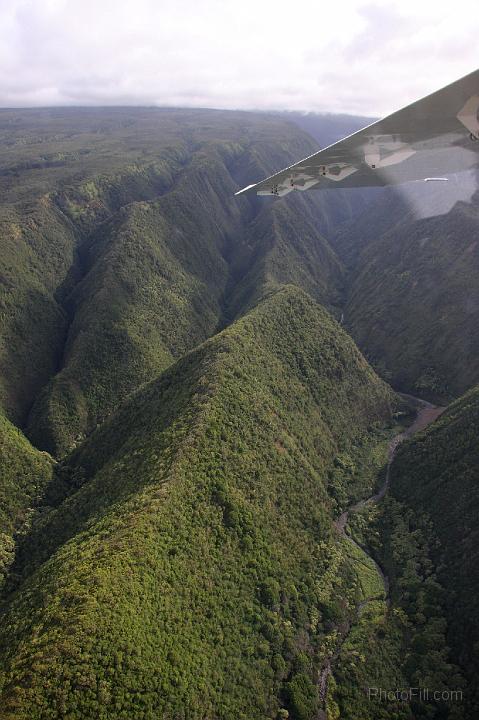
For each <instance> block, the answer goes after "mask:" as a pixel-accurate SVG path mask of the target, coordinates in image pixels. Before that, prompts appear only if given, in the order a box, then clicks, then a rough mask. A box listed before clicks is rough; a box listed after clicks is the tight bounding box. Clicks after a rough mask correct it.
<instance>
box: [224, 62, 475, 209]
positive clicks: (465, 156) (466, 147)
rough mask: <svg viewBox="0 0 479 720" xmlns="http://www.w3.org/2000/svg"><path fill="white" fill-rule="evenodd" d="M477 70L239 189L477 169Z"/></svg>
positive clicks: (273, 189) (432, 176) (350, 183)
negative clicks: (269, 175) (263, 178)
mask: <svg viewBox="0 0 479 720" xmlns="http://www.w3.org/2000/svg"><path fill="white" fill-rule="evenodd" d="M478 112H479V70H475V71H474V72H472V73H471V74H470V75H466V77H464V78H462V79H461V80H457V81H456V82H454V83H452V84H451V85H448V86H447V87H444V88H442V89H441V90H438V91H437V92H434V93H432V95H428V96H427V97H425V98H422V99H421V100H417V101H416V102H414V103H412V105H408V106H407V107H405V108H403V109H402V110H398V111H397V112H395V113H393V114H392V115H388V116H387V117H385V118H383V119H382V120H378V121H377V122H374V123H372V125H368V126H367V127H365V128H363V129H362V130H359V131H358V132H355V133H353V134H352V135H349V136H348V137H346V138H344V140H340V141H339V142H336V143H334V144H333V145H330V146H329V147H327V148H325V149H324V150H319V152H317V153H314V155H310V156H309V157H307V158H304V160H300V161H299V162H297V163H295V164H294V165H291V166H290V167H287V168H285V169H284V170H281V171H280V172H277V173H275V174H274V175H271V177H268V178H266V179H265V180H261V181H260V182H258V183H256V184H254V185H249V186H248V187H246V188H243V190H240V191H239V192H238V193H236V194H237V195H240V194H242V193H246V192H255V193H257V194H258V195H274V196H282V195H286V194H287V193H288V192H291V191H292V190H309V189H310V188H315V189H321V188H331V187H374V186H381V185H396V184H398V183H403V182H408V181H411V180H441V179H442V178H441V176H442V175H444V174H447V173H453V172H459V171H461V170H470V169H472V168H477V167H479V119H478Z"/></svg>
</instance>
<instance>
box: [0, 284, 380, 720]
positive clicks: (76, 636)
mask: <svg viewBox="0 0 479 720" xmlns="http://www.w3.org/2000/svg"><path fill="white" fill-rule="evenodd" d="M389 402H390V393H389V390H388V389H387V388H386V386H384V385H383V384H382V382H381V381H379V380H378V378H377V377H376V376H375V375H374V374H373V373H372V371H371V370H370V368H369V366H368V365H367V363H366V362H365V361H364V359H363V358H362V356H361V355H360V354H359V352H358V351H357V349H356V347H355V345H354V344H353V343H352V341H351V340H350V339H349V338H348V337H347V336H346V335H345V334H344V333H343V331H342V330H341V329H340V327H339V326H338V325H337V323H336V322H334V321H333V320H332V319H331V318H330V317H329V316H328V315H327V313H325V311H324V310H322V309H321V308H320V307H319V306H318V305H316V304H315V303H314V302H313V301H312V300H311V299H309V298H308V297H307V296H306V295H305V294H304V293H302V292H300V291H298V290H297V289H294V288H285V289H283V290H281V291H279V292H278V293H276V294H274V295H272V296H271V297H270V298H269V299H267V300H266V301H264V302H263V303H262V304H261V305H259V306H258V307H257V308H256V309H254V310H253V311H251V313H249V314H248V315H246V316H245V317H244V318H243V319H241V320H239V321H238V322H236V323H235V324H234V325H232V326H231V327H230V328H228V329H227V330H225V331H223V332H222V333H220V334H219V335H217V336H215V337H214V338H212V339H211V340H209V341H207V342H206V343H205V344H204V345H202V346H200V347H199V348H198V349H197V350H195V351H193V352H192V353H190V354H189V355H187V356H186V357H185V358H183V359H182V360H180V361H179V362H178V363H177V364H175V365H174V366H173V367H172V368H171V369H170V370H168V371H166V372H165V373H164V374H163V375H162V376H161V377H160V378H159V379H158V380H157V381H154V382H152V383H150V384H148V385H146V386H145V387H144V388H142V389H141V390H140V391H139V392H138V393H136V394H135V395H134V396H132V398H131V399H130V400H129V401H128V402H127V403H126V404H125V405H124V406H123V407H122V408H120V410H119V411H118V412H117V413H116V414H114V415H113V416H112V417H111V419H110V420H108V421H106V422H105V423H104V424H103V425H102V427H101V428H99V429H98V430H97V431H96V432H95V433H93V435H92V436H91V438H90V439H89V440H88V441H87V442H86V443H85V444H84V445H82V446H81V447H80V448H78V450H77V451H76V452H75V453H74V454H73V455H72V456H71V458H70V460H69V461H68V463H67V464H66V465H65V466H64V467H63V469H62V473H61V477H60V478H59V479H58V482H57V487H56V494H55V492H54V491H53V490H52V491H51V493H50V495H51V497H50V502H51V503H52V505H53V504H54V505H56V506H55V507H53V506H52V507H51V508H50V510H49V511H48V510H47V509H46V508H45V509H44V511H43V512H42V513H41V515H40V516H39V518H38V520H37V522H36V524H35V526H34V528H33V530H32V532H31V534H30V536H29V538H27V539H26V541H25V544H24V546H23V554H22V552H21V553H20V555H19V560H18V562H17V566H16V567H15V573H16V577H17V580H16V581H15V576H14V577H13V580H12V582H13V583H14V584H15V582H16V583H17V588H16V590H15V591H14V592H13V594H12V595H11V596H10V597H9V599H8V602H7V606H6V615H5V617H4V618H3V622H2V625H3V627H4V632H3V637H2V645H1V647H2V654H3V660H4V664H5V666H6V673H5V675H4V685H3V693H2V703H1V707H2V710H1V711H0V717H2V718H5V719H7V718H9V719H13V718H14V717H15V718H16V719H17V720H20V719H21V718H27V717H28V718H29V720H35V718H39V717H42V718H46V717H49V718H59V717H69V718H71V719H72V720H73V719H74V718H83V717H85V716H90V715H95V717H99V718H115V719H116V718H131V717H133V716H134V717H135V718H153V717H155V718H156V717H158V715H159V714H160V715H161V717H163V718H165V719H166V718H173V717H178V713H180V715H181V716H185V717H188V718H200V717H205V716H215V717H217V716H220V717H223V718H238V717H244V718H264V717H272V718H274V717H276V714H277V712H278V707H279V706H280V705H281V704H287V705H288V707H289V708H290V710H291V712H292V717H297V718H305V717H308V715H307V713H308V712H309V711H311V712H314V705H315V702H316V701H315V690H314V687H313V685H312V679H313V678H314V677H315V676H314V675H313V674H312V666H313V664H314V663H315V662H317V661H318V660H319V659H320V657H315V655H316V654H317V653H318V652H319V654H320V655H321V653H322V652H324V648H323V650H318V648H321V647H323V645H322V643H324V641H325V633H327V632H328V623H330V622H331V618H332V617H336V618H338V617H341V616H344V614H345V613H346V614H347V607H348V603H351V602H352V601H353V596H354V590H353V588H354V570H353V568H352V567H351V565H350V564H349V562H348V560H347V557H346V556H345V554H344V552H343V550H342V546H341V544H339V545H338V544H337V543H336V542H334V541H333V536H332V526H331V509H330V504H329V499H328V496H327V492H326V482H327V468H328V466H329V465H330V464H331V461H332V460H333V458H334V456H335V455H336V454H337V453H338V452H339V451H341V450H343V451H344V450H347V448H348V445H349V443H350V442H351V441H352V440H353V439H354V438H355V437H357V436H358V435H361V434H364V433H365V432H366V430H367V427H368V426H369V425H370V424H371V423H373V422H375V421H377V420H380V419H382V418H385V417H387V416H388V414H389ZM60 481H62V482H63V485H62V483H61V482H60ZM62 494H63V495H66V497H65V498H64V499H63V500H62ZM10 590H11V591H12V590H13V587H12V586H11V587H10ZM100 618H101V621H100ZM305 713H306V714H305Z"/></svg>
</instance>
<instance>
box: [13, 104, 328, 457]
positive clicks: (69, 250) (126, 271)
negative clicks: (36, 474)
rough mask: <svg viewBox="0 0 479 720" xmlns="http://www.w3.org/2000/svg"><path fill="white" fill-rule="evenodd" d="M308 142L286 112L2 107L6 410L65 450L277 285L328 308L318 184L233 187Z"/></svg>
mask: <svg viewBox="0 0 479 720" xmlns="http://www.w3.org/2000/svg"><path fill="white" fill-rule="evenodd" d="M314 148H315V145H314V143H313V142H312V141H311V139H310V138H308V137H307V136H306V135H305V134H304V133H302V132H301V131H300V130H299V129H297V128H295V126H294V125H292V124H291V123H288V122H286V121H284V120H281V119H279V118H271V117H268V116H263V115H257V116H256V115H254V114H250V113H234V112H220V111H187V110H185V111H181V110H178V111H168V110H154V109H152V110H146V109H128V110H127V109H120V108H113V109H109V110H106V109H105V110H98V109H91V110H87V109H78V110H74V109H72V110H45V111H2V112H1V113H0V189H1V191H2V204H1V206H0V215H1V221H2V246H3V247H4V252H2V255H1V257H0V263H1V267H0V278H1V291H2V292H1V297H0V303H1V307H2V323H1V326H0V371H1V381H0V382H1V387H0V401H1V403H2V405H3V408H4V410H5V412H6V413H7V414H8V416H9V417H10V419H12V420H13V421H14V422H16V423H17V424H20V425H22V426H24V425H26V426H27V428H28V434H29V436H30V437H31V438H32V440H33V441H34V442H35V444H37V445H38V446H40V447H42V448H45V449H47V450H49V451H50V452H53V453H54V454H55V455H62V454H64V453H65V452H66V451H67V450H68V449H70V448H71V447H73V446H74V445H75V444H76V443H77V442H79V441H80V440H81V439H82V438H83V437H84V436H85V434H88V432H90V431H91V430H92V428H94V427H95V426H96V425H97V424H98V423H99V422H101V421H102V420H103V419H104V418H105V417H106V416H107V415H108V414H109V413H110V412H111V411H112V410H113V409H114V407H116V405H117V404H118V402H119V401H121V400H122V399H123V398H124V397H126V396H127V395H128V394H129V393H130V392H131V391H132V390H134V389H135V388H136V387H138V386H139V385H141V383H143V382H144V381H145V380H147V379H150V378H151V377H152V376H154V375H155V374H157V373H158V372H160V371H161V370H163V369H164V368H165V367H166V366H168V365H169V364H170V363H171V362H172V361H173V360H174V359H176V358H178V357H180V356H181V355H182V354H183V353H184V352H186V351H187V350H188V349H191V348H192V347H194V346H195V345H196V344H198V343H199V342H201V341H203V340H205V339H206V338H207V337H209V336H210V335H212V334H213V333H214V332H215V330H216V329H217V328H218V327H221V326H223V325H224V324H226V323H227V322H229V321H231V320H232V319H233V318H234V317H235V316H236V315H238V314H241V312H243V311H244V309H245V308H248V307H251V306H252V305H253V304H254V303H255V302H257V300H258V299H260V298H261V297H262V296H264V294H265V293H267V292H269V291H270V290H271V289H273V288H275V287H278V286H279V285H280V284H282V283H284V282H295V283H297V284H299V285H301V286H302V287H304V288H305V289H307V290H308V291H309V292H310V293H312V294H313V296H315V297H317V298H318V299H320V300H321V301H323V302H324V303H326V305H327V306H328V307H334V306H336V307H338V305H339V304H340V302H341V293H342V268H341V263H340V261H338V259H337V257H336V256H335V254H334V253H333V251H332V250H331V248H330V247H329V245H328V243H327V241H326V240H325V239H324V238H322V237H321V235H320V233H319V232H318V222H319V218H320V216H321V203H320V202H319V203H318V198H317V197H314V196H307V197H301V198H295V199H294V200H293V201H292V202H289V203H280V206H279V207H276V206H275V204H274V203H269V202H267V201H266V202H264V201H263V202H261V201H259V200H258V199H256V198H253V199H245V198H240V199H238V198H235V197H234V192H235V191H236V190H237V188H238V187H239V185H241V184H242V183H245V182H247V181H250V180H251V178H252V177H261V176H262V175H263V174H265V173H266V174H267V173H270V172H272V171H273V170H275V169H277V168H278V167H281V166H282V165H284V164H285V163H288V162H291V161H292V160H294V159H296V158H297V157H300V156H301V155H304V154H308V153H309V152H312V151H313V150H314ZM298 217H300V218H301V222H302V226H303V227H302V230H301V232H299V233H297V232H296V233H295V232H294V228H295V218H298ZM338 312H339V310H338Z"/></svg>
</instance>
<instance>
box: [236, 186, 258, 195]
mask: <svg viewBox="0 0 479 720" xmlns="http://www.w3.org/2000/svg"><path fill="white" fill-rule="evenodd" d="M256 184H257V183H253V184H252V185H247V186H246V187H244V188H243V189H242V190H238V192H235V197H236V196H237V195H243V194H244V193H247V192H251V190H252V189H253V188H255V187H256Z"/></svg>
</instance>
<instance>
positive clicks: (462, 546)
mask: <svg viewBox="0 0 479 720" xmlns="http://www.w3.org/2000/svg"><path fill="white" fill-rule="evenodd" d="M478 436H479V388H477V387H476V388H474V389H473V390H471V391H469V392H468V393H467V394H466V395H464V396H463V397H462V398H460V399H459V400H457V401H456V402H455V403H453V404H452V405H450V406H449V407H448V409H447V411H446V412H445V413H444V414H443V415H442V416H441V418H440V419H439V420H438V421H437V422H436V423H434V425H432V426H431V427H430V428H429V429H427V430H426V431H425V432H423V433H421V434H420V435H418V436H417V438H415V439H413V440H412V441H411V442H408V443H407V444H405V445H404V446H402V447H400V448H399V450H398V453H397V458H396V461H395V462H394V464H393V466H392V473H391V492H392V495H393V496H394V499H395V502H396V505H395V506H393V507H391V508H390V511H391V512H390V517H391V518H393V521H391V520H390V521H389V522H393V525H394V518H397V517H398V516H401V517H403V518H405V519H406V527H405V528H404V530H402V529H401V528H398V527H396V529H395V535H396V536H395V537H394V536H393V535H392V533H389V536H390V537H392V538H393V539H392V540H391V541H390V543H389V546H388V550H389V552H388V555H387V558H388V564H389V566H390V567H391V569H392V571H393V573H394V576H395V577H398V576H399V577H401V575H403V574H405V573H404V568H405V567H407V565H408V560H409V562H410V558H409V557H408V555H410V553H411V546H410V544H408V543H406V544H405V547H404V548H403V550H402V551H399V544H400V542H401V540H403V539H404V537H405V535H404V534H403V533H404V532H405V533H406V534H407V533H413V535H415V538H416V542H417V543H418V544H419V543H421V542H422V543H426V544H427V546H428V547H429V551H430V561H431V562H432V567H431V566H430V567H429V568H427V567H426V568H422V569H421V570H422V572H423V573H424V571H426V573H425V574H426V575H429V576H432V574H433V572H435V574H436V576H437V580H438V582H439V583H440V585H441V587H442V593H443V597H442V601H443V604H444V606H445V610H446V614H447V619H448V635H447V641H448V643H449V645H450V647H451V648H452V650H453V656H454V658H455V661H456V662H457V663H458V664H459V665H460V666H461V667H462V669H463V672H464V674H465V675H466V677H467V680H468V683H467V686H466V688H465V689H464V702H465V705H466V708H467V713H468V714H467V715H466V716H467V717H475V715H477V712H478V710H479V687H478V682H477V679H478V677H479V662H478V654H477V649H478V643H479V634H478V626H477V615H478V587H479V575H478V568H479V557H478V552H479V550H478V548H479V537H478V530H477V517H478V512H479V494H478V487H479V448H478V442H477V439H478ZM385 522H386V520H385ZM411 559H413V558H411ZM421 570H419V573H421ZM407 579H409V581H411V576H409V578H406V580H407ZM416 582H417V581H416ZM399 589H400V590H401V589H402V591H403V592H404V590H405V589H406V590H409V592H410V587H408V586H407V582H405V580H403V581H402V583H400V584H399ZM413 598H414V595H412V597H411V600H410V602H411V603H412V602H413ZM429 612H430V609H429ZM427 614H428V611H427V610H426V615H427ZM429 641H430V642H432V639H430V640H429Z"/></svg>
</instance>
